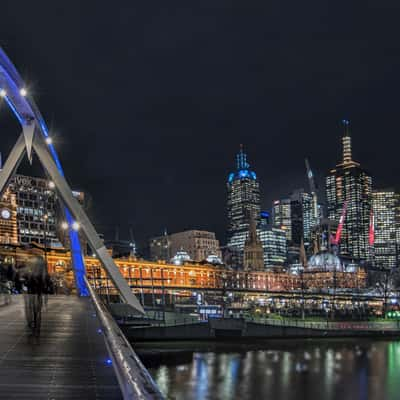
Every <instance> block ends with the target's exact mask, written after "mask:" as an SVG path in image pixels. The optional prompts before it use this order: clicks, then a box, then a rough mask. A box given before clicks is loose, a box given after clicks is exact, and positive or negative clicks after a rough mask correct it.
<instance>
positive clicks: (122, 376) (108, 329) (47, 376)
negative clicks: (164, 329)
mask: <svg viewBox="0 0 400 400" xmlns="http://www.w3.org/2000/svg"><path fill="white" fill-rule="evenodd" d="M0 99H2V100H4V102H5V103H6V104H7V105H8V106H9V108H10V110H11V111H12V112H13V114H14V115H15V117H16V119H17V120H18V122H19V123H20V125H21V128H22V133H21V134H20V135H19V138H18V139H17V141H16V143H15V145H14V147H13V148H12V150H11V152H10V154H9V155H8V157H7V160H6V162H5V164H4V166H3V168H2V169H1V171H0V197H1V196H2V195H3V194H4V192H5V190H6V189H7V185H8V183H9V182H10V180H11V179H12V177H13V176H14V174H15V172H16V170H17V168H18V166H19V164H20V162H21V160H22V159H23V157H24V156H25V155H27V157H28V160H29V161H30V162H31V163H32V156H33V154H35V155H36V157H37V158H38V160H39V161H40V163H41V164H42V166H43V167H44V170H45V172H46V174H47V176H48V177H49V179H51V181H50V182H51V183H52V185H51V188H52V190H53V189H54V190H56V191H57V196H58V198H59V200H60V201H61V204H62V209H63V213H64V216H65V220H66V221H65V224H66V225H67V229H68V231H69V246H70V248H71V258H72V264H73V270H74V277H75V285H76V288H77V292H78V294H79V295H80V296H82V297H54V296H49V297H48V305H47V309H46V310H44V314H43V316H42V327H41V334H40V336H38V337H36V336H33V335H31V330H30V329H28V327H27V324H26V319H25V315H24V304H23V298H22V297H21V295H15V296H10V298H11V300H12V301H11V303H8V299H9V297H7V296H8V295H5V296H2V298H1V299H0V306H1V308H0V335H1V339H0V363H1V368H0V393H1V398H5V399H12V398H19V399H20V398H26V399H34V398H37V399H75V398H76V399H102V398H104V399H118V398H124V399H161V398H162V395H161V393H160V392H159V391H158V388H157V387H156V385H155V384H154V382H153V380H152V378H151V377H150V375H149V373H148V372H147V371H146V369H145V368H144V367H143V365H142V364H141V362H140V360H139V359H138V358H137V356H136V354H135V352H134V351H133V350H132V348H131V346H130V344H129V343H128V342H127V340H126V339H125V337H124V335H123V334H122V333H121V331H120V329H119V327H118V326H117V324H116V323H115V321H114V320H113V318H112V317H111V315H110V314H109V312H108V311H107V309H106V308H105V306H104V304H103V303H102V302H101V301H100V300H99V298H98V297H97V295H96V293H95V292H94V290H93V289H92V287H91V286H90V284H89V282H88V281H87V279H86V271H85V263H84V259H83V256H82V254H83V253H82V249H81V245H80V238H79V234H78V230H79V231H80V234H82V235H83V236H84V237H85V239H86V240H87V242H88V244H89V245H90V247H91V250H92V251H93V253H95V254H96V257H97V258H98V259H99V260H100V261H101V264H102V267H103V268H104V270H105V271H106V273H107V276H108V277H109V278H110V280H111V281H112V283H113V285H114V286H115V288H116V290H117V291H118V293H119V295H120V297H121V299H122V300H123V301H124V302H125V303H127V304H128V305H129V306H130V307H132V308H133V309H135V310H136V311H137V312H139V313H141V314H144V309H143V307H142V305H141V304H140V302H139V301H138V299H137V298H136V297H135V295H134V294H133V293H132V291H131V289H130V287H129V285H128V283H127V281H126V280H125V279H124V277H123V276H122V275H121V273H120V271H119V269H118V268H117V266H116V265H115V262H114V260H113V259H112V257H111V256H110V254H109V253H108V252H107V249H106V248H105V246H104V242H103V240H102V239H101V238H100V236H99V235H98V233H97V232H96V230H95V228H94V226H93V225H92V223H91V222H90V220H89V218H88V216H87V215H86V213H85V211H84V210H83V209H82V207H81V205H80V204H79V203H78V201H77V200H76V199H75V198H74V196H73V193H72V189H71V187H70V186H69V185H68V183H67V181H66V179H65V176H64V170H63V168H62V167H61V163H60V160H59V158H58V155H57V152H56V149H55V147H54V146H53V144H52V139H51V136H49V130H48V128H47V126H46V123H45V121H44V119H43V117H42V115H41V113H40V111H39V108H38V107H37V106H36V104H35V102H34V100H33V98H32V96H31V95H29V93H28V91H27V89H26V86H25V84H24V81H23V80H22V78H21V77H20V75H19V73H18V71H17V69H16V68H15V66H14V65H13V64H12V62H11V60H9V58H8V57H7V55H6V54H5V52H4V51H3V50H2V48H1V47H0ZM50 182H49V190H50ZM42 218H45V216H42ZM44 240H46V239H44ZM45 247H47V245H46V242H45ZM86 296H90V298H89V297H86ZM4 299H5V300H6V302H5V303H4V301H3V300H4Z"/></svg>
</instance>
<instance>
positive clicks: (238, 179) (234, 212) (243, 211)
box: [227, 146, 261, 251]
mask: <svg viewBox="0 0 400 400" xmlns="http://www.w3.org/2000/svg"><path fill="white" fill-rule="evenodd" d="M227 188H228V201H227V214H228V229H227V245H228V247H231V248H235V249H237V250H240V251H243V248H244V243H245V241H246V237H247V234H248V231H249V222H250V218H251V217H252V218H254V221H255V223H256V225H258V223H259V221H260V210H261V209H260V186H259V183H258V180H257V176H256V173H255V172H254V171H251V170H250V165H249V163H248V162H247V155H246V154H245V153H244V151H243V147H242V146H241V147H240V151H239V153H238V154H237V155H236V171H234V172H232V173H230V174H229V176H228V182H227Z"/></svg>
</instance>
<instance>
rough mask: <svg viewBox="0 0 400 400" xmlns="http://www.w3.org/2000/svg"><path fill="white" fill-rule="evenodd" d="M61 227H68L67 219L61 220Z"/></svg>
mask: <svg viewBox="0 0 400 400" xmlns="http://www.w3.org/2000/svg"><path fill="white" fill-rule="evenodd" d="M61 228H62V229H64V230H65V229H68V223H67V222H65V221H64V222H61Z"/></svg>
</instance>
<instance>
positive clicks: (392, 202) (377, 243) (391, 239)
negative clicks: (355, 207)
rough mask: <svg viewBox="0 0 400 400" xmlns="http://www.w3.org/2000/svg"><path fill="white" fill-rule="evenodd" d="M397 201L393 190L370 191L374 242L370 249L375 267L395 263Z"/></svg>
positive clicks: (391, 266)
mask: <svg viewBox="0 0 400 400" xmlns="http://www.w3.org/2000/svg"><path fill="white" fill-rule="evenodd" d="M398 202H399V196H398V195H397V193H395V192H394V191H393V190H377V191H374V192H373V193H372V210H373V211H372V212H373V216H374V219H373V220H374V240H373V242H374V244H373V249H371V251H372V253H373V254H372V260H373V262H374V264H375V265H376V266H377V267H381V268H394V267H396V265H397V237H396V233H397V223H396V222H397V221H396V210H397V207H398Z"/></svg>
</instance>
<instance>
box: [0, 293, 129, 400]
mask: <svg viewBox="0 0 400 400" xmlns="http://www.w3.org/2000/svg"><path fill="white" fill-rule="evenodd" d="M97 329H98V322H97V318H96V317H95V316H94V313H93V308H92V305H91V302H90V300H89V299H87V298H77V297H75V296H49V300H48V305H47V310H45V311H44V312H43V314H42V329H41V335H40V338H39V339H36V338H33V337H32V336H31V334H30V331H29V330H28V328H27V327H26V322H25V315H24V303H23V299H22V296H13V302H12V304H11V305H8V306H3V307H1V308H0V393H1V395H0V397H1V398H2V399H3V398H4V399H54V400H58V399H68V400H73V399H85V400H86V399H98V400H100V399H107V400H109V399H121V398H122V395H121V392H120V389H119V386H118V382H117V378H116V376H115V374H114V370H113V367H112V366H111V365H107V363H106V360H107V358H108V355H107V349H106V346H105V343H104V340H103V337H102V335H101V334H99V333H98V332H97Z"/></svg>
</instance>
